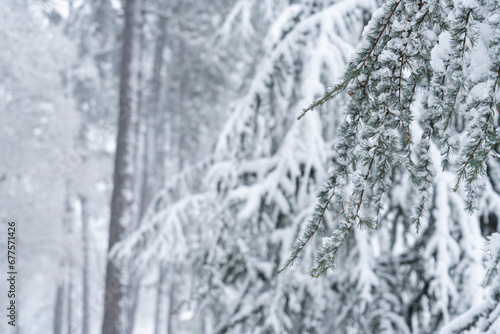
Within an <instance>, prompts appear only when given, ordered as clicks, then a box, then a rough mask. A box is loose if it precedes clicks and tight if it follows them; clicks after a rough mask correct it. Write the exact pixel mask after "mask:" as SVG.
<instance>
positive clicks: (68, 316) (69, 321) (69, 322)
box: [66, 261, 73, 334]
mask: <svg viewBox="0 0 500 334" xmlns="http://www.w3.org/2000/svg"><path fill="white" fill-rule="evenodd" d="M72 295H73V264H72V263H71V261H70V263H69V280H68V293H67V298H68V302H67V311H66V326H67V328H68V329H67V331H66V332H67V333H68V334H71V333H73V329H72V328H73V300H72Z"/></svg>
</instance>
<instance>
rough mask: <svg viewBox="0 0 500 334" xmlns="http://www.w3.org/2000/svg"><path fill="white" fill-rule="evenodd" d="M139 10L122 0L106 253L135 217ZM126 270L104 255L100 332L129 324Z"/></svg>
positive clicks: (120, 331)
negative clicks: (118, 78) (121, 34)
mask: <svg viewBox="0 0 500 334" xmlns="http://www.w3.org/2000/svg"><path fill="white" fill-rule="evenodd" d="M140 13H141V0H127V1H126V3H125V27H124V31H123V45H122V57H121V67H120V101H119V107H120V116H119V119H118V135H117V144H116V156H115V171H114V188H113V195H112V199H111V219H110V224H109V241H108V254H109V252H110V251H111V249H112V248H113V246H114V245H115V244H116V243H117V242H119V241H121V240H123V239H124V238H125V237H126V236H127V235H128V233H129V232H130V229H131V228H132V226H134V221H135V220H136V219H137V203H136V199H135V197H136V196H135V167H136V166H135V165H136V154H137V152H136V141H137V125H136V124H137V121H138V115H137V110H136V108H137V101H136V98H137V81H138V77H137V70H138V66H137V65H138V64H137V62H138V49H139V21H140ZM128 274H129V273H128V268H121V267H119V266H118V265H117V264H116V263H115V261H114V260H113V259H111V258H108V262H107V267H106V288H105V305H104V320H103V326H102V333H103V334H125V333H127V330H128V328H129V326H130V321H129V318H128V315H129V309H130V307H131V305H130V303H129V300H128V298H127V297H128V296H129V290H130V289H129V287H128V284H129V277H128V276H129V275H128Z"/></svg>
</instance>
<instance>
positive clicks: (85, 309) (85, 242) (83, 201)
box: [80, 195, 90, 334]
mask: <svg viewBox="0 0 500 334" xmlns="http://www.w3.org/2000/svg"><path fill="white" fill-rule="evenodd" d="M80 205H81V210H82V212H81V215H82V217H81V219H82V253H83V268H82V334H89V320H90V305H89V296H90V290H89V266H90V263H89V217H88V212H87V198H86V197H85V196H82V195H80Z"/></svg>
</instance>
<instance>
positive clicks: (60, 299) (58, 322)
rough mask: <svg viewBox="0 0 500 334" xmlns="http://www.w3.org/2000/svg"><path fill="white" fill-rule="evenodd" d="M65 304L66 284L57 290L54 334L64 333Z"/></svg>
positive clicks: (62, 284) (59, 285)
mask: <svg viewBox="0 0 500 334" xmlns="http://www.w3.org/2000/svg"><path fill="white" fill-rule="evenodd" d="M63 304H64V283H59V284H58V285H57V290H56V304H55V307H54V334H61V333H62V325H63V324H62V319H63Z"/></svg>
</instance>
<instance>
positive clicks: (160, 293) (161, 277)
mask: <svg viewBox="0 0 500 334" xmlns="http://www.w3.org/2000/svg"><path fill="white" fill-rule="evenodd" d="M163 269H164V268H163V265H162V264H160V265H159V273H158V285H157V287H156V307H155V332H154V334H161V328H162V324H163V320H164V314H165V310H164V308H165V305H164V300H165V295H164V286H165V270H163Z"/></svg>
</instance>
